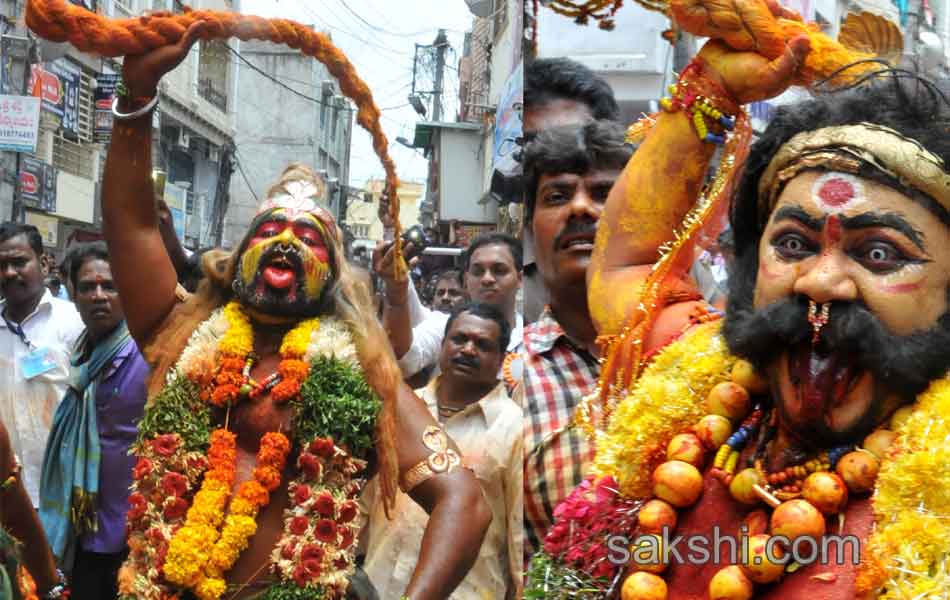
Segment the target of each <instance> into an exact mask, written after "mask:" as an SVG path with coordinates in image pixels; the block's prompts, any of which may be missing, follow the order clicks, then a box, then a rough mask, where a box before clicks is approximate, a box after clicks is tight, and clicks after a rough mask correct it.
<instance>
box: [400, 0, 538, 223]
mask: <svg viewBox="0 0 950 600" xmlns="http://www.w3.org/2000/svg"><path fill="white" fill-rule="evenodd" d="M467 3H468V5H469V8H470V9H471V11H472V13H473V14H474V15H475V19H474V20H473V25H472V31H471V32H469V33H467V34H466V36H465V44H464V48H463V51H462V56H461V58H460V61H459V65H458V71H459V102H460V105H461V108H460V110H459V120H458V121H457V122H447V121H436V122H432V121H422V122H419V123H416V131H415V138H414V140H413V145H414V146H415V147H417V148H423V149H424V150H425V152H426V155H427V156H428V157H429V161H430V168H429V179H428V181H427V182H426V199H425V201H424V202H423V204H422V209H421V210H420V215H421V217H420V218H421V221H422V223H424V224H426V225H427V226H428V225H431V226H436V227H438V228H439V229H440V231H441V232H442V233H443V234H444V235H445V237H446V238H451V237H452V235H453V232H454V231H456V230H457V229H458V228H459V227H469V228H475V229H478V228H484V227H496V226H497V224H498V223H499V221H502V222H509V221H510V219H506V218H505V215H501V214H500V210H501V211H507V209H508V206H509V203H510V202H511V201H513V200H515V199H516V196H517V193H516V192H515V190H514V187H513V186H512V185H510V182H511V181H513V180H514V179H515V178H514V177H513V175H514V174H515V173H516V172H517V169H518V167H517V164H516V161H515V160H514V155H515V153H516V152H517V139H518V138H519V137H521V112H520V111H521V95H522V94H521V90H522V88H523V82H522V72H523V71H522V68H521V65H522V61H521V52H522V48H523V44H522V31H523V27H522V17H523V14H524V12H523V3H522V2H520V1H518V0H477V1H476V0H473V1H467ZM506 214H507V213H506Z"/></svg>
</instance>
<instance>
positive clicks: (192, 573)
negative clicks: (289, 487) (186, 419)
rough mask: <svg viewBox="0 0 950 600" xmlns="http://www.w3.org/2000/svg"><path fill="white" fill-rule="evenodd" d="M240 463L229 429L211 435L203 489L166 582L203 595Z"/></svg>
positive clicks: (169, 562) (168, 564) (178, 538)
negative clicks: (203, 583)
mask: <svg viewBox="0 0 950 600" xmlns="http://www.w3.org/2000/svg"><path fill="white" fill-rule="evenodd" d="M236 460H237V450H236V436H235V435H234V434H233V433H231V432H230V431H228V430H226V429H217V430H215V431H214V432H213V433H212V434H211V446H210V448H209V449H208V462H209V464H210V467H209V469H208V470H207V471H206V472H205V478H204V481H203V482H202V484H201V489H200V490H198V493H197V494H195V498H194V501H193V502H192V504H191V508H189V509H188V517H187V519H186V520H185V525H184V526H183V527H182V528H181V529H179V530H178V531H177V532H176V533H175V535H174V536H173V537H172V540H171V544H170V545H169V548H168V556H167V558H166V560H165V578H166V579H168V581H171V582H172V583H176V584H178V585H180V586H183V587H187V588H191V589H193V590H195V592H196V593H199V597H200V598H202V599H204V598H208V597H212V596H204V595H200V592H199V589H198V588H199V584H200V583H201V581H202V579H204V573H203V570H204V566H205V564H206V563H207V562H208V560H210V558H211V550H212V548H214V544H215V542H216V541H217V540H218V527H219V526H220V525H221V521H222V520H223V519H224V507H225V505H226V504H227V501H228V497H229V496H230V495H231V485H232V484H233V482H234V471H235V461H236Z"/></svg>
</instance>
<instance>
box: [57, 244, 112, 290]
mask: <svg viewBox="0 0 950 600" xmlns="http://www.w3.org/2000/svg"><path fill="white" fill-rule="evenodd" d="M87 260H104V261H106V262H109V248H108V246H106V243H105V242H103V241H98V242H89V243H86V244H79V245H78V246H73V247H72V248H71V249H70V250H69V255H68V256H67V258H66V261H65V262H67V263H68V264H69V281H70V283H72V284H73V288H74V289H75V288H76V286H77V285H78V281H77V280H78V278H79V270H80V269H82V266H83V264H84V263H85V262H86V261H87Z"/></svg>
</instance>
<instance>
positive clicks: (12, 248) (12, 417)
mask: <svg viewBox="0 0 950 600" xmlns="http://www.w3.org/2000/svg"><path fill="white" fill-rule="evenodd" d="M46 271H47V265H46V264H45V261H44V260H43V238H42V237H41V236H40V233H39V231H38V230H37V229H36V227H33V226H32V225H22V224H19V223H3V224H2V225H0V291H2V293H3V301H2V303H0V311H2V317H3V318H2V319H0V420H2V421H3V423H4V424H5V425H6V427H7V430H8V431H9V433H10V443H11V445H12V447H13V451H14V452H15V453H16V454H17V456H18V457H19V458H20V461H21V462H22V464H23V474H22V480H23V485H24V486H25V487H26V490H27V492H29V494H30V498H31V499H32V500H33V505H34V506H39V501H40V496H39V486H40V471H41V470H42V467H43V449H44V448H45V447H46V437H47V436H48V435H49V428H50V425H51V424H52V422H53V413H54V412H56V407H57V406H59V401H60V399H62V397H63V394H64V393H65V392H66V387H67V385H68V379H69V355H70V352H71V351H72V348H73V344H75V342H76V338H78V337H79V334H80V333H81V332H82V330H83V323H82V319H81V318H80V317H79V313H78V312H76V308H75V307H74V306H73V304H72V302H69V301H66V300H60V299H59V298H55V297H53V294H52V293H51V292H50V291H49V289H48V288H47V287H46V286H45V285H44V283H43V278H44V277H45V275H46Z"/></svg>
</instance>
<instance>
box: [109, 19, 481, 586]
mask: <svg viewBox="0 0 950 600" xmlns="http://www.w3.org/2000/svg"><path fill="white" fill-rule="evenodd" d="M204 27H206V24H203V23H200V22H199V23H196V24H195V25H193V26H192V27H191V28H189V30H188V31H187V33H186V34H185V35H184V37H183V38H182V40H181V41H180V42H179V43H178V44H175V45H172V46H166V47H163V48H160V49H156V50H154V51H151V52H150V53H148V54H145V55H142V56H127V57H126V58H125V61H124V65H123V79H124V83H125V87H126V89H127V91H128V94H127V95H125V96H123V98H122V99H121V100H120V101H119V102H118V106H117V108H116V112H118V113H119V116H118V117H117V119H116V123H115V126H114V129H113V135H114V138H113V141H112V143H111V144H110V148H109V156H108V159H107V162H106V170H105V176H104V181H103V195H102V196H103V198H102V204H103V215H104V233H105V236H106V239H107V241H108V243H109V250H110V254H111V256H112V257H113V259H112V273H113V275H114V276H115V280H116V283H117V286H118V289H119V293H120V297H121V298H122V301H123V305H124V306H125V307H126V317H127V322H128V326H129V331H130V332H131V334H132V337H133V338H134V339H136V341H138V342H139V344H140V347H141V348H142V350H143V354H144V356H145V357H146V360H147V361H148V362H149V363H150V365H151V366H152V369H153V377H152V379H151V380H150V387H149V403H148V406H147V407H146V411H145V416H144V417H143V419H142V422H141V424H140V427H139V439H138V441H137V443H136V444H135V445H134V447H133V450H134V451H135V453H136V457H137V458H136V465H135V468H134V470H133V482H132V493H131V495H130V498H129V504H130V510H129V514H128V532H129V533H128V543H129V549H130V554H129V558H128V560H127V561H126V563H125V564H124V565H123V567H122V569H121V570H120V573H119V590H120V595H122V596H128V597H136V598H159V597H167V596H168V595H171V594H186V595H191V594H193V595H195V596H197V597H199V598H202V599H204V598H213V599H217V598H221V597H227V598H255V597H263V598H278V597H281V598H283V597H288V598H289V597H308V598H331V597H332V598H338V597H342V596H344V595H346V594H347V593H352V592H353V591H354V588H356V587H358V586H356V585H351V580H353V579H354V577H357V576H356V575H354V568H355V567H354V563H355V546H356V544H355V540H356V538H357V536H358V533H359V532H358V519H357V504H356V498H357V496H358V495H359V492H360V490H361V488H362V484H363V482H364V481H365V479H366V478H367V477H369V476H370V475H371V474H372V473H373V472H375V473H376V475H377V477H378V479H379V481H380V487H381V490H382V496H383V498H384V501H385V502H386V504H387V506H388V507H391V505H392V500H393V498H394V496H395V491H396V489H397V487H398V488H399V489H402V490H403V491H405V492H406V493H408V494H409V495H410V496H411V497H412V498H413V500H415V501H416V502H418V503H419V504H420V505H421V506H423V507H424V508H425V509H426V510H427V511H429V512H430V515H431V518H430V520H429V524H428V527H427V529H426V533H425V535H424V538H423V542H422V546H421V550H420V553H419V558H418V562H417V563H416V566H415V569H414V571H413V575H412V577H411V579H410V580H409V582H408V585H407V587H406V588H405V590H403V591H402V592H401V593H403V594H404V597H406V598H411V599H412V600H421V599H436V598H444V597H446V596H448V595H449V594H450V593H451V591H452V590H453V589H454V587H455V586H456V585H457V584H458V582H459V581H461V579H462V578H463V577H464V575H465V573H466V572H467V570H468V568H469V567H470V566H471V564H472V562H473V561H474V559H475V557H476V556H477V555H478V550H479V547H480V545H481V540H482V536H483V535H484V533H485V531H486V529H487V527H488V524H489V522H490V519H491V516H490V510H489V508H488V506H487V504H486V502H485V501H484V499H483V497H482V492H481V490H480V488H479V486H478V483H477V481H476V480H475V478H474V477H473V476H472V474H471V472H470V471H468V470H466V469H464V468H461V465H460V463H461V461H460V457H459V454H458V452H457V451H456V450H455V448H454V446H453V445H452V443H451V442H450V441H449V440H448V438H447V437H446V435H445V433H444V431H443V430H442V429H441V427H439V425H438V424H437V423H436V422H435V421H434V419H432V417H431V415H430V414H429V412H428V411H427V410H426V407H425V405H424V404H423V403H422V402H421V401H419V399H418V398H416V397H415V396H414V395H413V394H412V392H411V390H409V389H408V388H406V387H405V385H403V384H402V383H401V382H400V379H401V377H400V374H399V370H398V367H397V366H396V363H395V359H394V358H393V356H392V354H391V351H390V350H389V345H388V343H387V340H386V336H385V333H384V332H383V330H382V328H381V327H380V325H379V323H378V321H377V320H376V318H375V316H374V314H373V309H372V304H371V302H370V299H369V298H368V295H367V293H366V289H365V286H363V285H360V284H358V282H357V280H356V279H355V278H354V277H353V276H352V275H351V272H350V269H349V266H348V265H347V262H346V260H345V258H344V256H343V246H342V243H341V233H340V231H339V229H338V228H337V226H336V224H335V223H334V221H333V218H332V217H331V216H330V213H329V212H328V211H327V210H326V208H325V207H324V203H325V202H326V188H325V185H324V182H323V181H322V180H321V179H320V178H319V177H318V176H317V175H316V174H315V173H314V172H313V171H311V170H310V169H307V168H305V167H301V166H291V167H290V168H288V169H287V170H286V171H285V172H284V173H283V175H282V176H281V178H280V180H279V181H278V183H277V184H276V185H275V186H274V187H272V188H271V189H270V190H268V192H267V194H266V199H265V201H264V203H263V206H262V207H261V210H260V212H259V214H258V215H257V217H256V218H255V219H254V221H253V222H252V223H251V226H250V230H249V232H248V234H247V235H246V236H245V238H244V240H243V241H242V242H241V244H240V245H239V247H238V248H237V250H236V251H235V252H233V253H226V252H223V251H211V252H208V253H206V254H205V256H204V258H203V266H204V271H205V274H206V277H205V278H204V279H203V280H202V282H201V283H200V284H199V287H198V291H197V292H196V294H195V295H194V296H192V297H190V298H187V299H185V301H182V299H180V298H176V291H175V290H176V278H175V270H174V268H173V267H172V265H171V262H170V260H169V258H168V255H167V254H166V252H165V250H164V247H163V244H162V238H161V235H160V233H159V229H158V220H157V216H156V214H155V207H154V204H153V203H152V202H150V201H148V202H135V201H130V200H129V199H130V198H132V199H135V198H151V190H152V183H151V180H150V165H151V164H152V163H151V142H150V140H151V122H152V119H151V113H150V112H149V110H148V106H149V102H150V99H151V98H154V96H155V94H156V93H157V86H158V83H159V80H160V79H161V77H162V76H163V75H164V74H165V73H167V72H168V71H169V70H171V69H172V68H174V67H175V66H176V65H177V64H179V63H180V62H181V61H182V59H183V58H184V57H185V56H186V55H187V53H188V50H189V48H190V47H191V45H192V44H193V43H194V41H195V40H196V39H197V37H198V35H199V34H200V33H201V31H202V29H203V28H204ZM151 106H154V103H152V104H151ZM364 579H365V578H364ZM348 590H349V592H348Z"/></svg>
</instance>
